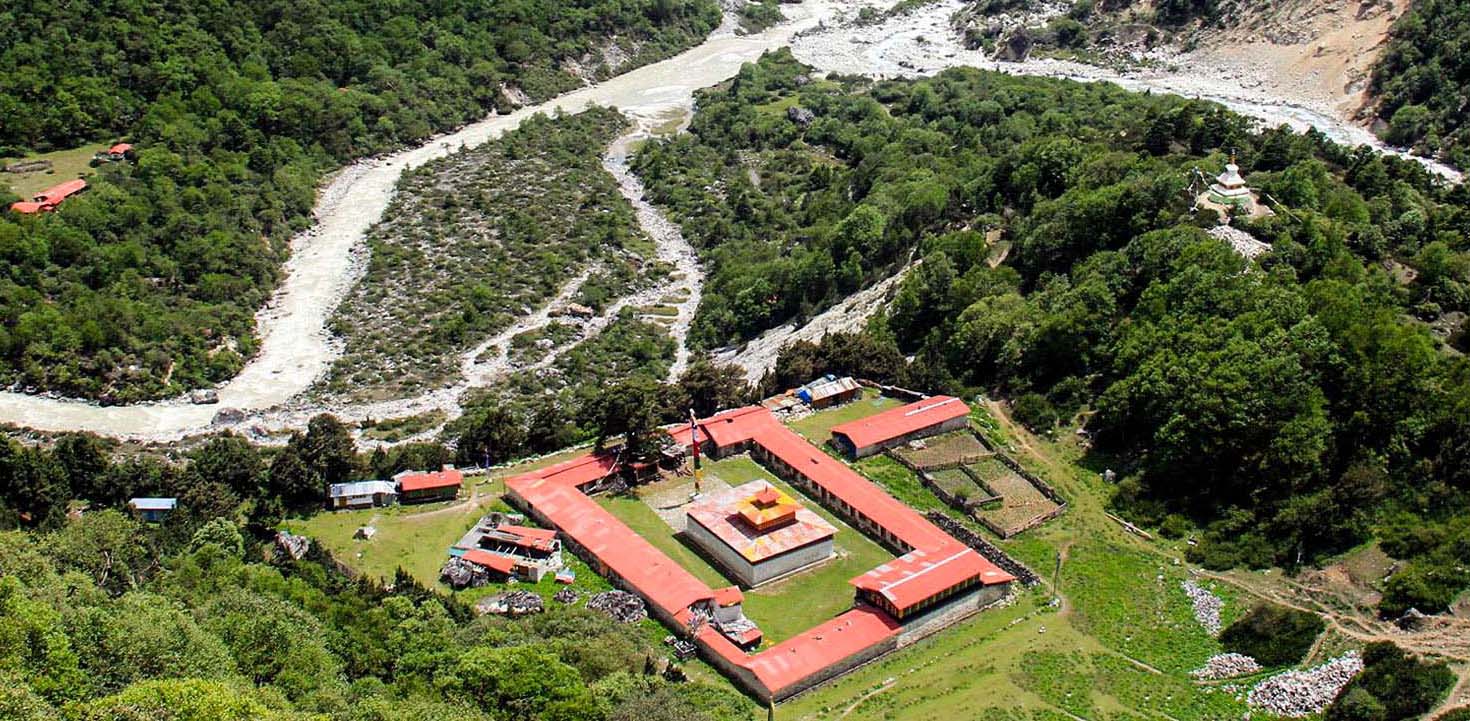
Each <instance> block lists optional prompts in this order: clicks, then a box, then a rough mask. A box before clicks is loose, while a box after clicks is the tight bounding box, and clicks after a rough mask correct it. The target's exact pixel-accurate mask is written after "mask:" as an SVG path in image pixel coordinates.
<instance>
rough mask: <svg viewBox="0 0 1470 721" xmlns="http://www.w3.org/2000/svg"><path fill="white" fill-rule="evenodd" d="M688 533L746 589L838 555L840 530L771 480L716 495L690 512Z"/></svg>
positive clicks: (691, 538)
mask: <svg viewBox="0 0 1470 721" xmlns="http://www.w3.org/2000/svg"><path fill="white" fill-rule="evenodd" d="M685 515H686V521H687V523H686V524H685V527H684V533H685V535H686V536H687V537H688V538H689V540H691V541H693V542H694V544H695V545H696V546H698V547H699V548H700V549H701V550H703V551H704V552H705V553H706V554H708V555H709V556H710V557H711V558H713V559H715V561H717V562H718V563H719V564H720V565H721V566H722V567H724V570H725V572H726V573H728V574H729V575H730V576H731V577H732V578H734V579H735V580H736V581H739V582H740V583H741V584H743V585H745V586H746V587H753V586H758V585H760V584H762V583H766V582H769V581H772V580H775V579H778V578H784V577H786V576H789V575H791V574H793V573H796V572H797V571H800V570H802V569H805V568H808V567H810V566H814V565H816V564H819V563H821V562H823V561H825V560H827V559H829V558H831V557H832V552H833V549H832V536H834V535H836V533H837V529H836V528H833V527H832V524H830V523H828V522H826V521H825V520H823V519H822V517H821V516H818V515H817V514H816V513H813V512H812V511H810V510H807V509H806V508H805V507H803V506H802V505H801V504H800V503H798V502H797V501H796V499H794V498H792V497H791V496H789V495H787V494H785V493H783V492H781V491H780V490H778V489H777V488H775V487H774V486H772V485H771V484H769V483H767V482H765V481H752V482H750V483H747V484H745V485H743V486H739V487H737V488H733V489H730V490H729V491H727V492H724V493H719V494H714V495H712V496H711V497H710V498H708V499H705V500H703V501H701V502H699V503H696V504H694V505H692V506H690V507H689V509H688V510H687V511H686V512H685Z"/></svg>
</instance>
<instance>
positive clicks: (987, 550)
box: [924, 511, 1041, 586]
mask: <svg viewBox="0 0 1470 721" xmlns="http://www.w3.org/2000/svg"><path fill="white" fill-rule="evenodd" d="M924 515H925V517H927V518H928V519H929V522H931V523H933V524H934V525H936V526H939V527H940V528H941V529H942V530H943V531H944V532H945V533H948V534H949V535H951V536H954V537H955V539H957V540H958V541H959V542H960V543H963V544H965V545H966V546H969V547H970V548H973V549H975V550H976V551H977V552H979V554H980V555H982V556H984V557H985V558H986V559H988V560H989V561H990V562H991V563H994V564H995V565H996V566H999V567H1000V569H1001V570H1002V571H1005V572H1006V573H1009V574H1011V575H1012V576H1015V577H1016V580H1018V581H1020V582H1021V583H1024V584H1026V585H1027V586H1035V585H1036V584H1037V583H1040V582H1041V578H1040V577H1038V576H1037V575H1036V573H1035V572H1034V571H1032V570H1031V569H1029V568H1027V567H1026V565H1025V564H1023V563H1021V562H1020V561H1017V560H1016V559H1014V558H1011V557H1010V556H1008V555H1006V553H1005V551H1002V550H1000V549H999V548H997V547H996V546H995V545H994V544H992V543H991V542H989V541H987V540H985V539H984V538H981V537H980V534H978V533H975V532H974V531H972V530H970V529H968V528H966V527H965V525H964V524H963V523H960V522H959V521H957V520H955V519H953V518H950V517H949V516H947V515H945V514H943V513H941V512H939V511H930V512H928V513H926V514H924Z"/></svg>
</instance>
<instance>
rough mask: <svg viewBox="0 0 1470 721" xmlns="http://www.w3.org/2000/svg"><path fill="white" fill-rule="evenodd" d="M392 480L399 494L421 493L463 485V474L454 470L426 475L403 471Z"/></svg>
mask: <svg viewBox="0 0 1470 721" xmlns="http://www.w3.org/2000/svg"><path fill="white" fill-rule="evenodd" d="M393 480H395V481H398V490H399V491H400V492H406V491H422V490H424V489H427V488H449V487H450V486H458V485H461V484H463V483H464V474H463V473H460V472H459V471H458V470H457V469H454V468H445V469H444V470H441V471H431V472H428V473H414V472H411V471H405V472H403V473H400V474H398V475H396V476H394V477H393Z"/></svg>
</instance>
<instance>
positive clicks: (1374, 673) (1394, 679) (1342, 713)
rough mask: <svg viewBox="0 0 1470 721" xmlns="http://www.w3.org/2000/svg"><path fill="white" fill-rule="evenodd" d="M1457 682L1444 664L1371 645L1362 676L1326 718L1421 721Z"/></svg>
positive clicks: (1395, 648)
mask: <svg viewBox="0 0 1470 721" xmlns="http://www.w3.org/2000/svg"><path fill="white" fill-rule="evenodd" d="M1454 682H1455V675H1454V673H1452V672H1451V671H1450V669H1449V667H1448V666H1446V665H1445V664H1443V663H1425V662H1424V661H1421V660H1419V659H1417V658H1414V657H1413V656H1410V655H1409V654H1407V653H1404V650H1403V649H1401V648H1399V647H1398V646H1395V645H1393V644H1392V643H1388V642H1380V643H1372V644H1368V647H1367V648H1366V649H1364V650H1363V672H1362V673H1360V674H1358V677H1357V678H1355V679H1353V680H1352V681H1351V682H1349V683H1348V685H1347V686H1345V687H1343V690H1342V692H1341V693H1339V694H1338V695H1337V699H1336V700H1335V701H1333V702H1332V705H1331V706H1328V707H1327V713H1326V714H1325V715H1324V716H1323V718H1324V719H1326V721H1399V719H1408V718H1418V717H1419V716H1421V715H1422V714H1424V713H1425V712H1427V711H1429V709H1431V708H1433V707H1434V704H1435V702H1436V701H1438V700H1439V697H1440V696H1442V695H1444V692H1445V691H1446V690H1447V689H1449V687H1450V685H1451V684H1453V683H1454ZM1462 710H1463V709H1462ZM1440 718H1444V717H1440Z"/></svg>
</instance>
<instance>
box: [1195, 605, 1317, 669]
mask: <svg viewBox="0 0 1470 721" xmlns="http://www.w3.org/2000/svg"><path fill="white" fill-rule="evenodd" d="M1324 627H1325V624H1323V623H1322V619H1321V618H1318V617H1317V616H1316V614H1311V613H1307V612H1305V611H1298V610H1296V609H1291V608H1286V607H1284V606H1274V605H1267V604H1262V605H1260V606H1256V607H1255V608H1252V609H1251V610H1250V612H1249V613H1246V614H1245V615H1244V616H1242V617H1240V619H1239V620H1237V621H1236V622H1235V623H1232V624H1230V626H1229V627H1228V628H1226V629H1225V630H1224V631H1222V632H1221V633H1220V645H1221V646H1224V647H1225V650H1226V651H1231V652H1234V653H1243V654H1245V655H1247V656H1250V657H1251V658H1254V659H1255V660H1257V661H1259V662H1260V663H1261V665H1262V666H1286V665H1289V664H1293V663H1296V662H1297V661H1300V660H1302V657H1304V656H1306V655H1307V651H1308V650H1310V649H1311V648H1312V643H1313V642H1314V641H1316V640H1317V636H1318V635H1319V634H1321V633H1322V630H1323V628H1324Z"/></svg>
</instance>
